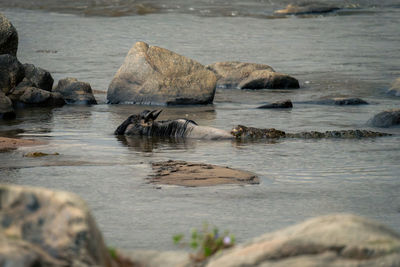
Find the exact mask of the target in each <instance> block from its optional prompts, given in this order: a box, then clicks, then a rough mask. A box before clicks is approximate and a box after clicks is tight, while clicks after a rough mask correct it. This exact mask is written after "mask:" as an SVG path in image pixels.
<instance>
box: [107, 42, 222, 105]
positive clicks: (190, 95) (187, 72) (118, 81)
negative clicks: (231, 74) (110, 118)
mask: <svg viewBox="0 0 400 267" xmlns="http://www.w3.org/2000/svg"><path fill="white" fill-rule="evenodd" d="M215 86H216V77H215V75H214V73H213V72H211V71H209V70H207V69H206V68H205V67H204V66H203V65H201V64H200V63H198V62H196V61H194V60H191V59H189V58H186V57H184V56H181V55H178V54H176V53H174V52H171V51H169V50H167V49H164V48H161V47H157V46H151V47H150V46H149V45H148V44H146V43H144V42H137V43H136V44H135V45H134V46H133V47H132V48H131V50H130V51H129V53H128V55H127V56H126V58H125V61H124V63H123V64H122V66H121V67H120V68H119V70H118V72H117V73H116V74H115V76H114V78H113V80H112V82H111V84H110V86H109V88H108V91H107V101H108V103H110V104H124V103H125V104H155V105H179V104H209V103H212V102H213V99H214V94H215Z"/></svg>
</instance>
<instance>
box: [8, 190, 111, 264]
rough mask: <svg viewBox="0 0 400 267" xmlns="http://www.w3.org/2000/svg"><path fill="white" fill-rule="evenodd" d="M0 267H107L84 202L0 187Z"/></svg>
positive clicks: (107, 259)
mask: <svg viewBox="0 0 400 267" xmlns="http://www.w3.org/2000/svg"><path fill="white" fill-rule="evenodd" d="M0 200H1V202H0V203H1V206H0V221H1V222H2V223H1V225H0V259H1V263H2V265H4V266H111V258H110V254H109V252H108V250H107V248H106V246H105V244H104V242H103V237H102V234H101V232H100V231H99V230H98V228H97V225H96V222H95V221H94V219H93V217H92V215H91V214H90V212H89V209H88V207H87V206H86V204H85V202H84V201H83V200H82V199H81V198H79V197H78V196H76V195H74V194H71V193H66V192H56V191H51V190H48V189H41V188H31V187H21V186H14V185H0Z"/></svg>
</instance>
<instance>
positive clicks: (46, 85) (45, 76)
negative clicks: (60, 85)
mask: <svg viewBox="0 0 400 267" xmlns="http://www.w3.org/2000/svg"><path fill="white" fill-rule="evenodd" d="M23 66H24V70H25V78H26V79H28V80H30V81H31V82H32V83H34V84H35V87H37V88H40V89H43V90H46V91H49V92H50V91H51V89H52V88H53V83H54V80H53V77H51V74H50V72H48V71H47V70H44V69H42V68H38V67H35V65H33V64H24V65H23Z"/></svg>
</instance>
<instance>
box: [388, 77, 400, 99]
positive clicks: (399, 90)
mask: <svg viewBox="0 0 400 267" xmlns="http://www.w3.org/2000/svg"><path fill="white" fill-rule="evenodd" d="M387 93H388V94H389V95H394V96H400V78H397V80H395V81H394V83H393V84H392V87H390V88H389V90H388V91H387Z"/></svg>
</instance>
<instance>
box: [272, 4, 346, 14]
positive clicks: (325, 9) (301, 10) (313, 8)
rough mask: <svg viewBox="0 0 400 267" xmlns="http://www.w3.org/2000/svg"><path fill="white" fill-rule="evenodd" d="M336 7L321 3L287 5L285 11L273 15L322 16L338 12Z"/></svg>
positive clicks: (281, 10)
mask: <svg viewBox="0 0 400 267" xmlns="http://www.w3.org/2000/svg"><path fill="white" fill-rule="evenodd" d="M339 9H340V8H339V7H337V6H331V5H326V4H323V3H312V2H311V3H306V2H305V3H301V4H298V5H297V4H289V5H287V6H286V8H285V9H280V10H277V11H275V12H274V13H275V14H277V15H307V14H322V13H329V12H334V11H336V10H339Z"/></svg>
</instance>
